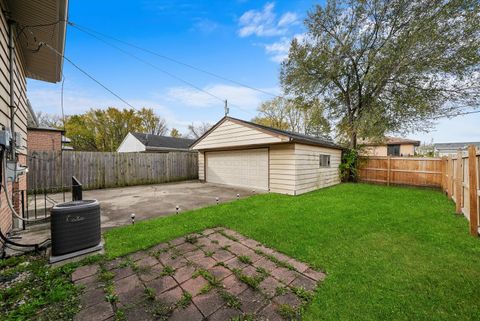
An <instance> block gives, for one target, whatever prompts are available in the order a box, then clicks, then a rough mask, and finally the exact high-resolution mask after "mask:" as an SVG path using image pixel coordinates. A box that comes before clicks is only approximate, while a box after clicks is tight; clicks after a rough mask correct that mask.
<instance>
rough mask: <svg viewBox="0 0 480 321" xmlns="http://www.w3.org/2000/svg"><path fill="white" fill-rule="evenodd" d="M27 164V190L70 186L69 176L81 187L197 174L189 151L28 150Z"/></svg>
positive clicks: (195, 158) (177, 178) (152, 181)
mask: <svg viewBox="0 0 480 321" xmlns="http://www.w3.org/2000/svg"><path fill="white" fill-rule="evenodd" d="M28 167H29V173H28V175H27V188H28V190H29V191H33V190H37V191H40V190H53V189H58V188H61V187H62V186H70V185H71V179H72V176H75V177H76V178H77V179H78V180H79V181H80V182H81V183H82V185H83V188H84V189H97V188H107V187H120V186H129V185H142V184H155V183H166V182H173V181H181V180H188V179H197V178H198V156H197V153H193V152H170V153H104V152H77V151H63V152H61V151H44V152H32V153H30V154H29V157H28Z"/></svg>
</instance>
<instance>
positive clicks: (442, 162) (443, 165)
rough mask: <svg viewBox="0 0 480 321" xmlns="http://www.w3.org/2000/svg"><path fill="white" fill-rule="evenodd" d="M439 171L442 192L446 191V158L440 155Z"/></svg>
mask: <svg viewBox="0 0 480 321" xmlns="http://www.w3.org/2000/svg"><path fill="white" fill-rule="evenodd" d="M440 171H441V172H442V193H444V194H445V193H446V192H447V158H446V157H445V156H443V157H442V160H441V161H440Z"/></svg>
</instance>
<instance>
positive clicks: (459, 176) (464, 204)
mask: <svg viewBox="0 0 480 321" xmlns="http://www.w3.org/2000/svg"><path fill="white" fill-rule="evenodd" d="M479 160H480V152H479V151H477V150H476V148H475V146H470V147H469V148H468V152H462V151H459V152H458V153H457V155H455V156H449V157H442V158H416V157H378V156H371V157H362V158H361V162H360V169H359V180H360V181H361V182H369V183H379V184H386V185H390V184H395V185H409V186H425V187H437V188H441V189H442V191H443V192H444V193H445V194H446V195H447V196H448V197H449V198H451V199H452V200H453V201H454V202H455V205H456V212H457V213H458V214H463V215H464V216H465V217H466V218H467V219H468V220H469V222H470V234H472V235H475V236H477V235H478V232H479V231H478V228H479V203H480V200H479V198H480V189H479V176H480V175H479V167H480V165H479Z"/></svg>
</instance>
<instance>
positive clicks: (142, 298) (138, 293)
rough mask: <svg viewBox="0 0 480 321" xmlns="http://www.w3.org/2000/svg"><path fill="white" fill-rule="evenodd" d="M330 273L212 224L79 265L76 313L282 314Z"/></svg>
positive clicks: (143, 316) (154, 316) (95, 316)
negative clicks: (79, 292)
mask: <svg viewBox="0 0 480 321" xmlns="http://www.w3.org/2000/svg"><path fill="white" fill-rule="evenodd" d="M324 278H325V274H324V273H323V272H319V271H315V270H314V269H312V268H310V267H309V266H308V265H307V264H305V263H302V262H299V261H297V260H295V259H292V258H290V257H287V256H285V255H284V254H281V253H279V252H277V251H275V250H273V249H270V248H267V247H265V246H263V245H262V244H260V243H258V242H256V241H255V240H252V239H248V238H246V237H244V236H242V235H240V234H239V233H237V232H235V231H232V230H228V229H224V228H214V229H208V230H205V231H203V232H201V233H199V234H190V235H187V236H185V237H180V238H177V239H175V240H172V241H170V242H168V243H162V244H158V245H156V246H154V247H153V248H151V249H150V250H147V251H139V252H136V253H133V254H130V255H129V256H127V257H124V258H118V259H115V260H113V261H110V262H107V263H102V265H101V266H99V265H98V264H97V265H95V264H94V265H89V266H82V267H79V268H78V269H77V270H76V271H75V272H74V273H73V274H72V281H73V282H74V283H75V284H78V285H82V286H83V287H84V289H83V293H82V297H81V305H82V309H81V311H80V312H79V313H78V314H77V315H76V317H75V320H114V319H121V320H135V321H140V320H182V321H185V320H192V321H195V320H199V321H201V320H243V319H236V318H240V317H244V318H245V320H271V321H274V320H285V319H287V320H288V319H295V318H298V317H299V311H300V309H301V307H302V306H304V305H306V304H308V302H309V300H310V299H311V297H312V296H313V291H315V289H316V288H317V286H318V284H319V282H321V281H322V280H323V279H324Z"/></svg>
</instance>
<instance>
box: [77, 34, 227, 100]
mask: <svg viewBox="0 0 480 321" xmlns="http://www.w3.org/2000/svg"><path fill="white" fill-rule="evenodd" d="M76 28H77V29H78V30H80V31H82V32H84V33H86V34H88V35H90V36H91V37H93V38H95V39H97V40H99V41H101V42H103V43H104V44H106V45H108V46H110V47H112V48H114V49H116V50H118V51H120V52H122V53H124V54H125V55H128V56H130V57H132V58H133V59H136V60H138V61H140V62H142V63H144V64H146V65H148V66H150V67H152V68H154V69H156V70H158V71H160V72H162V73H164V74H166V75H168V76H170V77H172V78H174V79H176V80H178V81H181V82H183V83H184V84H186V85H188V86H191V87H193V88H195V89H196V90H198V91H201V92H203V93H204V94H207V95H209V96H210V97H212V98H215V99H217V100H219V101H221V102H224V101H225V99H223V98H221V97H219V96H217V95H214V94H212V93H211V92H208V91H206V90H204V89H202V88H200V87H198V86H197V85H195V84H193V83H191V82H189V81H187V80H185V79H183V78H180V77H178V76H176V75H174V74H172V73H171V72H169V71H166V70H164V69H162V68H160V67H158V66H157V65H154V64H152V63H151V62H149V61H147V60H145V59H143V58H140V57H138V56H137V55H135V54H132V53H131V52H129V51H126V50H124V49H123V48H120V47H118V46H117V45H114V44H112V43H111V42H108V41H106V40H105V39H102V38H100V37H98V36H96V35H95V34H93V33H91V32H89V31H86V30H82V29H80V28H78V27H76Z"/></svg>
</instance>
